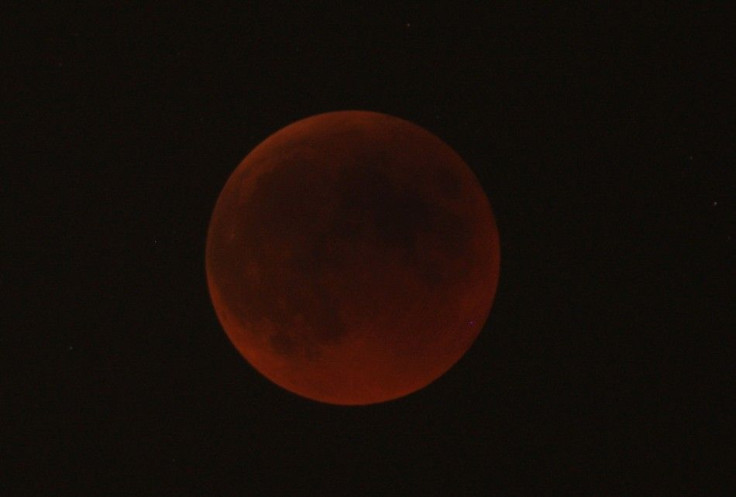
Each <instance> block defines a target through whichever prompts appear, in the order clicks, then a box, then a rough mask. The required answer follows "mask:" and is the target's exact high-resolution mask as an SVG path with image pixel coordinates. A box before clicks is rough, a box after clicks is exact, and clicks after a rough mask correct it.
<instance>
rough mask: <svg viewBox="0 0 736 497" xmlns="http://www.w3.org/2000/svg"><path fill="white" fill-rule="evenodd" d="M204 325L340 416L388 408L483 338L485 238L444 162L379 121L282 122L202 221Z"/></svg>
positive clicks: (349, 114) (461, 168)
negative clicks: (211, 323) (353, 408)
mask: <svg viewBox="0 0 736 497" xmlns="http://www.w3.org/2000/svg"><path fill="white" fill-rule="evenodd" d="M205 259H206V272H207V281H208V286H209V290H210V295H211V297H212V302H213V305H214V308H215V311H216V313H217V316H218V318H219V320H220V322H221V324H222V326H223V328H224V329H225V332H226V333H227V336H228V337H229V338H230V340H231V341H232V343H233V344H234V346H235V347H236V348H237V350H238V351H239V352H240V354H241V355H242V356H243V357H244V358H245V359H246V360H247V361H248V362H249V363H250V364H251V365H252V366H253V367H254V368H255V369H256V370H257V371H259V372H260V373H261V374H262V375H264V376H265V377H266V378H268V379H270V380H271V381H273V382H274V383H276V384H277V385H280V386H281V387H283V388H285V389H286V390H289V391H291V392H293V393H295V394H298V395H301V396H303V397H306V398H309V399H312V400H316V401H320V402H326V403H331V404H341V405H360V404H373V403H378V402H384V401H387V400H392V399H396V398H399V397H402V396H405V395H407V394H410V393H412V392H415V391H416V390H419V389H421V388H423V387H425V386H427V385H428V384H430V383H431V382H433V381H434V380H436V379H437V378H439V377H440V376H442V375H443V374H444V373H445V372H447V371H448V369H450V368H451V367H452V366H453V365H454V364H455V363H456V362H457V361H458V360H459V359H460V358H461V357H462V356H463V354H464V353H465V352H466V351H467V350H468V349H469V347H470V346H471V345H472V343H473V341H474V340H475V339H476V337H477V336H478V333H479V332H480V330H481V328H482V327H483V325H484V323H485V321H486V319H487V317H488V314H489V311H490V308H491V305H492V302H493V299H494V295H495V292H496V286H497V282H498V275H499V263H500V253H499V239H498V231H497V228H496V223H495V220H494V217H493V214H492V211H491V206H490V204H489V201H488V199H487V197H486V195H485V193H484V191H483V189H482V188H481V186H480V184H479V182H478V180H477V179H476V177H475V176H474V175H473V173H472V171H471V170H470V168H469V167H468V166H467V165H466V164H465V163H464V161H463V160H462V159H461V158H460V156H459V155H458V154H456V153H455V152H454V151H453V150H452V149H451V148H450V147H449V146H447V145H446V144H445V143H444V142H442V141H441V140H440V139H439V138H437V137H436V136H434V135H433V134H431V133H429V132H428V131H426V130H424V129H422V128H420V127H418V126H416V125H414V124H411V123H409V122H407V121H404V120H402V119H398V118H395V117H392V116H388V115H385V114H379V113H375V112H366V111H342V112H331V113H326V114H320V115H316V116H313V117H309V118H306V119H303V120H301V121H297V122H296V123H294V124H291V125H289V126H287V127H285V128H283V129H281V130H280V131H278V132H276V133H275V134H273V135H272V136H270V137H269V138H267V139H266V140H265V141H264V142H262V143H261V144H260V145H258V146H257V147H256V148H255V149H254V150H253V151H252V152H251V153H250V154H249V155H248V156H247V157H246V158H245V159H244V160H243V161H242V162H241V163H240V165H239V166H238V167H237V168H236V169H235V171H234V172H233V173H232V175H231V176H230V178H229V179H228V180H227V183H226V184H225V186H224V188H223V190H222V192H221V194H220V196H219V198H218V199H217V203H216V206H215V209H214V212H213V214H212V218H211V222H210V226H209V230H208V235H207V247H206V255H205Z"/></svg>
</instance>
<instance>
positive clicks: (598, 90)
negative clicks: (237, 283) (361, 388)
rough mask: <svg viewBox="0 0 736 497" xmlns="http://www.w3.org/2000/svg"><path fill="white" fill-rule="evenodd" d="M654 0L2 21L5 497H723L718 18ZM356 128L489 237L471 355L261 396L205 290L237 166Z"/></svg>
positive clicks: (261, 5)
mask: <svg viewBox="0 0 736 497" xmlns="http://www.w3.org/2000/svg"><path fill="white" fill-rule="evenodd" d="M643 3H644V4H645V5H644V6H638V7H633V8H632V7H627V6H624V5H619V4H613V5H608V3H606V5H601V4H599V2H586V3H585V4H584V5H576V4H574V3H573V2H539V3H531V2H501V3H499V2H477V4H476V6H475V7H467V6H464V5H461V4H459V3H449V2H447V3H445V4H441V5H440V4H438V3H431V2H416V3H413V4H405V5H397V4H393V5H392V6H390V7H387V8H379V7H377V6H375V5H374V4H373V3H371V2H364V4H365V5H363V6H358V7H348V6H342V7H339V8H335V7H334V6H333V7H328V6H327V4H324V5H323V4H321V3H320V2H274V1H269V2H265V1H264V2H206V3H204V2H203V3H196V2H175V3H174V2H172V3H168V2H113V3H98V4H96V5H95V6H94V7H91V6H89V5H84V6H82V5H77V4H74V3H73V2H60V4H62V6H58V5H57V6H56V7H54V8H53V9H45V8H41V7H38V6H34V7H31V6H29V4H24V5H23V6H22V7H15V8H14V7H13V6H12V5H13V4H7V6H6V7H4V9H7V12H6V14H4V15H3V22H4V23H6V28H5V29H3V30H2V33H3V34H2V45H3V47H4V48H3V50H4V51H5V53H6V59H5V61H6V62H5V63H4V64H3V88H2V91H3V106H5V108H6V110H5V111H3V114H5V116H6V117H3V119H2V127H3V135H4V136H3V143H4V145H3V159H2V162H3V172H2V186H1V187H0V188H1V189H2V201H3V213H2V214H3V237H2V247H3V254H4V255H3V267H2V284H3V291H2V293H3V301H4V307H5V310H3V313H2V314H3V318H2V334H1V335H0V339H1V342H0V347H1V348H0V352H1V353H2V363H1V364H0V368H2V377H1V378H0V382H1V383H0V386H1V387H2V390H1V391H0V395H1V396H2V400H1V402H2V419H0V423H1V424H2V428H0V430H1V431H0V435H1V436H2V438H0V494H2V495H3V496H14V495H35V496H38V495H67V494H70V495H107V494H110V493H121V494H125V495H178V496H184V495H202V494H204V493H205V492H207V493H209V494H212V495H264V496H268V495H316V494H318V493H319V494H322V495H401V496H408V495H533V496H540V495H548V494H557V493H564V494H566V495H576V494H580V495H606V496H613V495H647V496H654V495H668V496H671V495H695V494H700V493H701V492H703V491H706V490H707V489H708V488H709V487H710V488H711V493H712V492H713V490H715V489H717V488H719V487H720V486H721V485H722V484H723V482H725V480H726V478H727V476H728V475H729V474H732V473H733V471H734V465H733V461H734V460H736V453H734V444H733V443H732V440H731V439H730V437H733V436H734V426H735V423H736V420H735V419H734V411H733V410H732V409H730V408H728V407H727V405H728V402H729V401H730V400H732V399H731V398H732V397H733V392H732V391H731V393H730V396H729V394H728V392H729V390H728V389H727V388H726V387H727V386H728V385H729V384H730V385H731V387H733V364H734V359H735V358H736V354H734V339H733V332H734V322H733V320H732V319H731V317H730V316H729V315H728V314H729V311H732V307H733V301H732V300H733V296H734V294H733V293H730V294H729V293H728V292H727V288H726V287H727V284H728V283H729V282H730V280H731V279H732V278H733V270H734V265H733V249H734V241H733V236H734V234H735V233H734V231H735V230H734V224H733V221H732V218H731V216H733V214H734V212H733V211H734V203H733V198H734V197H733V191H734V187H735V186H736V184H734V182H733V181H732V178H729V176H728V173H732V172H733V168H734V164H735V159H736V155H735V154H734V146H733V145H734V136H733V134H731V133H729V132H728V126H729V122H731V121H733V116H734V114H733V113H732V112H730V110H729V104H730V102H729V98H730V97H731V95H732V92H733V88H736V85H729V82H728V81H727V80H726V76H727V74H728V73H729V72H732V69H733V67H731V66H732V65H733V64H732V61H729V60H728V58H727V56H726V53H727V51H728V44H727V42H726V37H727V34H728V30H727V28H728V22H727V19H728V18H727V16H725V14H724V13H723V12H719V11H717V10H712V9H707V8H705V7H696V6H694V5H691V4H689V3H684V2H643ZM368 4H370V5H371V7H368V6H367V5H368ZM553 4H554V5H553ZM558 4H561V5H558ZM481 5H482V6H481ZM729 62H731V63H729ZM343 109H366V110H374V111H379V112H385V113H388V114H393V115H396V116H398V117H402V118H404V119H407V120H409V121H412V122H415V123H417V124H419V125H421V126H423V127H425V128H427V129H428V130H430V131H432V132H434V133H435V134H437V135H438V136H440V137H441V138H443V139H444V140H445V141H446V142H447V143H448V144H450V145H451V146H452V147H453V148H455V149H456V150H457V151H458V152H459V153H460V155H462V156H463V157H464V158H465V160H466V162H468V164H469V165H470V166H471V167H472V168H473V169H474V171H475V172H476V174H477V176H478V177H479V179H480V181H481V183H482V184H483V187H484V188H485V190H486V192H487V194H488V196H489V198H490V200H491V203H492V205H493V208H494V212H495V214H496V217H497V221H498V224H499V229H500V234H501V240H502V274H501V281H500V286H499V290H498V295H497V298H496V302H495V304H494V308H493V309H492V311H491V316H490V318H489V320H488V323H487V325H486V327H485V329H484V332H483V333H482V334H481V336H480V337H479V339H478V340H477V342H476V344H475V345H474V346H473V348H472V349H471V350H470V351H469V352H468V354H467V355H466V356H465V357H464V358H463V359H462V360H461V361H460V362H459V363H458V364H457V365H456V366H455V367H454V368H453V369H452V370H451V371H450V372H449V373H448V374H447V375H445V376H444V377H442V378H441V379H440V380H438V381H437V382H435V383H434V384H432V385H431V386H429V387H428V388H426V389H424V390H422V391H420V392H418V393H416V394H413V395H411V396H409V397H406V398H403V399H400V400H397V401H393V402H389V403H386V404H381V405H374V406H369V407H360V408H341V407H334V406H328V405H322V404H317V403H313V402H310V401H308V400H304V399H302V398H300V397H297V396H294V395H292V394H290V393H288V392H285V391H283V390H281V389H279V388H278V387H276V386H275V385H273V384H271V383H269V382H268V381H267V380H266V379H264V378H262V377H261V376H260V375H259V374H257V373H256V372H255V371H254V370H253V369H251V368H250V366H248V364H247V363H246V362H245V361H244V360H243V359H242V358H241V357H240V356H239V355H238V354H237V352H236V351H235V349H234V348H233V347H232V346H231V344H230V343H229V342H228V340H227V338H226V336H225V334H224V333H223V332H222V329H221V327H220V325H219V323H218V321H217V319H216V317H215V314H214V311H213V309H212V307H211V304H210V301H209V296H208V292H207V288H206V283H205V276H204V242H205V234H206V229H207V224H208V221H209V216H210V214H211V211H212V208H213V206H214V203H215V200H216V198H217V195H218V193H219V191H220V189H221V188H222V186H223V185H224V182H225V180H226V179H227V177H228V175H229V174H230V173H231V172H232V170H233V169H234V168H235V166H236V165H237V164H238V163H239V162H240V160H241V159H242V158H243V157H244V156H245V155H246V154H247V153H248V152H249V151H250V150H251V149H252V148H253V147H254V146H255V145H257V144H258V143H259V142H260V141H262V140H263V139H264V138H266V137H267V136H268V135H270V134H271V133H273V132H275V131H276V130H277V129H279V128H281V127H283V126H285V125H287V124H289V123H291V122H293V121H295V120H297V119H300V118H303V117H306V116H309V115H312V114H316V113H321V112H326V111H332V110H343ZM713 495H727V494H724V493H718V492H716V493H713Z"/></svg>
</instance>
